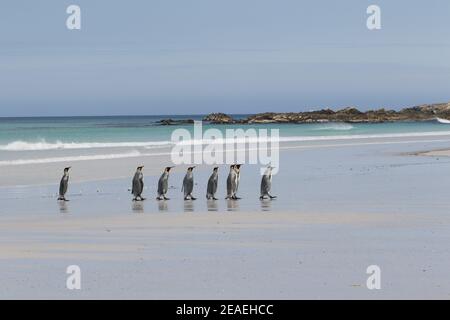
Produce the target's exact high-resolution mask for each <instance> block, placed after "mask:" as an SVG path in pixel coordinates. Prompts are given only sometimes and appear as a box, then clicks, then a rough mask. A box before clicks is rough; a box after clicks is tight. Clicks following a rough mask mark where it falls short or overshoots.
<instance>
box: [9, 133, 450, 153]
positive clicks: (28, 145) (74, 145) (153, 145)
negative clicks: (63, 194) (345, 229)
mask: <svg viewBox="0 0 450 320" xmlns="http://www.w3.org/2000/svg"><path fill="white" fill-rule="evenodd" d="M337 130H339V129H337ZM342 130H345V129H342ZM449 135H450V131H432V132H406V133H383V134H347V135H327V136H284V137H279V140H278V141H279V142H302V141H334V140H353V139H377V138H408V137H431V136H449ZM275 139H277V138H275V137H271V136H268V137H266V138H262V137H250V138H237V139H228V140H227V139H215V140H211V139H203V140H186V141H181V142H178V144H181V145H199V144H204V145H205V144H231V143H245V142H248V143H258V142H260V143H264V142H272V141H275ZM174 144H175V143H174V142H171V141H147V142H81V143H78V142H61V141H57V142H46V141H45V140H42V141H39V142H26V141H14V142H11V143H8V144H6V145H0V151H40V150H44V151H45V150H72V149H102V148H144V149H158V148H163V147H169V146H171V145H174Z"/></svg>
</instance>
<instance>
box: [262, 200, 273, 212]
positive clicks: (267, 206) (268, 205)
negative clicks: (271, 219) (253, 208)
mask: <svg viewBox="0 0 450 320" xmlns="http://www.w3.org/2000/svg"><path fill="white" fill-rule="evenodd" d="M260 202H261V211H271V210H272V201H271V200H270V199H261V201H260Z"/></svg>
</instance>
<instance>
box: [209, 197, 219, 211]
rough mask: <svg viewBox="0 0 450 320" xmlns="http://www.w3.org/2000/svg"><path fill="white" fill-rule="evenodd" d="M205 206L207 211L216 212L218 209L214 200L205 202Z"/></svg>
mask: <svg viewBox="0 0 450 320" xmlns="http://www.w3.org/2000/svg"><path fill="white" fill-rule="evenodd" d="M206 206H207V207H208V211H218V210H219V207H218V206H217V201H214V200H211V199H210V200H206Z"/></svg>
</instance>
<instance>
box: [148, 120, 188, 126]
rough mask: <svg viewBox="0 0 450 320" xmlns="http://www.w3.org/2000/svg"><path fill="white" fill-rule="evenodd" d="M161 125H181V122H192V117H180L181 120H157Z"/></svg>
mask: <svg viewBox="0 0 450 320" xmlns="http://www.w3.org/2000/svg"><path fill="white" fill-rule="evenodd" d="M157 123H158V124H160V125H162V126H173V125H182V124H193V123H194V120H192V119H181V120H178V119H177V120H173V119H162V120H159V121H158V122H157Z"/></svg>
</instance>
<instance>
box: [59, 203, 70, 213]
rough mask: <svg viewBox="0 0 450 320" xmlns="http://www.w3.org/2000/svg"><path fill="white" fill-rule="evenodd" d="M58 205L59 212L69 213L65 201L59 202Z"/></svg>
mask: <svg viewBox="0 0 450 320" xmlns="http://www.w3.org/2000/svg"><path fill="white" fill-rule="evenodd" d="M58 204H59V212H61V213H70V211H69V207H68V205H67V201H59V202H58Z"/></svg>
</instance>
